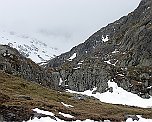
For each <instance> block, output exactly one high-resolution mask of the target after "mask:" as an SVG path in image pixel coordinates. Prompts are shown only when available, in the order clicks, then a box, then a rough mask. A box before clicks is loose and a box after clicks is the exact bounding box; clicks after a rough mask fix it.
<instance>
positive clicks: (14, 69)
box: [0, 45, 60, 89]
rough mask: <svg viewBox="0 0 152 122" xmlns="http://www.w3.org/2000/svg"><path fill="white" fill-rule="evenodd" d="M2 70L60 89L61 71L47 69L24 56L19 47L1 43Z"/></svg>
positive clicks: (0, 62) (0, 61)
mask: <svg viewBox="0 0 152 122" xmlns="http://www.w3.org/2000/svg"><path fill="white" fill-rule="evenodd" d="M0 59H1V60H0V71H2V72H5V73H8V74H11V75H13V76H17V77H21V78H23V79H25V80H27V81H31V82H36V83H38V84H41V85H43V86H45V87H49V88H55V89H58V84H59V81H60V77H59V73H58V72H55V71H53V70H51V69H50V70H45V69H44V68H43V67H41V66H39V65H38V64H36V63H35V62H33V61H32V60H31V59H29V58H26V57H24V56H23V55H22V54H20V53H19V52H18V50H17V49H15V48H12V47H9V46H7V45H0Z"/></svg>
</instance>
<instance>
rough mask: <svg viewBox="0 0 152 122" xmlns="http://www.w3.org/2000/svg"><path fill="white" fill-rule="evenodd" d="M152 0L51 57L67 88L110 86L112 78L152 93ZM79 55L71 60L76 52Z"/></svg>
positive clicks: (99, 89)
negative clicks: (83, 40)
mask: <svg viewBox="0 0 152 122" xmlns="http://www.w3.org/2000/svg"><path fill="white" fill-rule="evenodd" d="M151 23H152V1H151V0H143V1H141V3H140V4H139V6H138V7H137V9H135V10H134V11H133V12H131V13H129V14H128V16H124V17H122V18H120V19H119V20H117V21H115V22H114V23H110V24H108V25H107V26H106V27H103V28H101V29H100V30H99V31H97V32H96V33H94V34H93V35H92V36H90V37H89V38H88V39H87V40H86V41H85V42H84V43H82V44H79V45H78V46H75V47H74V48H72V49H71V50H70V51H69V52H67V53H64V54H62V55H60V56H57V57H56V58H54V59H52V60H50V62H49V63H48V64H47V65H46V69H47V68H49V67H51V68H55V69H57V70H58V71H59V72H60V75H61V78H62V80H63V82H62V85H61V86H63V87H64V88H69V89H71V90H74V91H85V90H89V89H90V90H91V89H93V88H94V87H97V92H100V93H103V92H106V91H107V90H109V88H108V83H107V82H108V80H110V81H115V82H116V83H117V84H118V86H120V87H122V88H123V89H125V90H127V91H130V92H132V93H135V94H138V95H139V96H141V97H143V98H150V96H151V95H152V88H151V86H152V82H151V80H152V73H151V71H152V53H151V52H152V50H151V49H152V47H151V46H152V40H151V38H152V35H151V33H152V25H151ZM74 54H76V57H75V58H73V59H72V60H70V61H69V59H70V57H71V56H72V55H74Z"/></svg>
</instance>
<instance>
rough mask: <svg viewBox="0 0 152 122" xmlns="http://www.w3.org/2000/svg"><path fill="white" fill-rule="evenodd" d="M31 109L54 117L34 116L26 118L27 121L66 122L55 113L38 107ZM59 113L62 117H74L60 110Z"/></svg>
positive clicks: (88, 120) (85, 121)
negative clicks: (30, 118)
mask: <svg viewBox="0 0 152 122" xmlns="http://www.w3.org/2000/svg"><path fill="white" fill-rule="evenodd" d="M33 111H35V112H37V113H40V114H44V115H49V116H54V119H53V118H50V117H41V118H40V119H38V118H36V117H35V118H34V119H32V120H28V121H27V122H66V121H64V120H61V119H59V118H57V117H55V115H54V114H53V113H52V112H49V111H44V110H40V109H38V108H35V109H33ZM59 114H61V115H63V116H64V117H68V118H73V117H74V116H72V115H69V114H65V113H61V112H59ZM23 122H25V121H23ZM72 122H96V121H94V120H90V119H86V120H84V121H81V120H76V121H72Z"/></svg>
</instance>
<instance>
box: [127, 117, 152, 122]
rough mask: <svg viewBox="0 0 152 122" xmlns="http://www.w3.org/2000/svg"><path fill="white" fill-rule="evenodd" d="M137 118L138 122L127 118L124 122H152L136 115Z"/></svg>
mask: <svg viewBox="0 0 152 122" xmlns="http://www.w3.org/2000/svg"><path fill="white" fill-rule="evenodd" d="M137 117H138V118H139V120H138V121H137V120H134V121H133V119H132V118H128V119H127V120H126V122H152V119H145V118H142V117H141V116H140V115H137Z"/></svg>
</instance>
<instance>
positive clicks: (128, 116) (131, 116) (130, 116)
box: [125, 115, 139, 121]
mask: <svg viewBox="0 0 152 122" xmlns="http://www.w3.org/2000/svg"><path fill="white" fill-rule="evenodd" d="M129 118H131V119H132V120H133V121H135V120H136V121H138V120H139V118H138V117H137V116H136V115H125V121H126V120H127V119H129Z"/></svg>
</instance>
